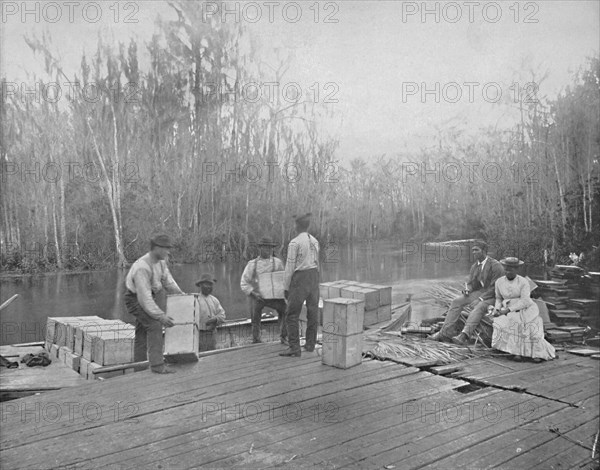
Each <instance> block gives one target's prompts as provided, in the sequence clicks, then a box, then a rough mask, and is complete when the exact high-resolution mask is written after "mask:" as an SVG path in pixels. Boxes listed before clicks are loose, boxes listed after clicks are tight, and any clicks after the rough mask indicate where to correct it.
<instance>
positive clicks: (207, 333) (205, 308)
mask: <svg viewBox="0 0 600 470" xmlns="http://www.w3.org/2000/svg"><path fill="white" fill-rule="evenodd" d="M215 282H217V280H216V279H215V278H214V277H213V276H212V275H211V274H208V273H205V274H202V276H201V277H200V279H199V280H198V281H196V285H197V286H199V287H200V295H199V296H198V297H197V298H196V301H197V302H198V304H197V306H198V311H199V314H200V318H201V319H202V321H201V322H200V325H199V329H200V348H199V349H200V352H203V351H212V350H213V349H216V347H217V338H216V336H215V331H216V330H217V326H219V325H221V324H222V323H223V322H224V321H225V310H224V309H223V307H222V306H221V302H219V299H217V298H216V297H215V296H214V295H211V293H212V290H213V285H214V283H215Z"/></svg>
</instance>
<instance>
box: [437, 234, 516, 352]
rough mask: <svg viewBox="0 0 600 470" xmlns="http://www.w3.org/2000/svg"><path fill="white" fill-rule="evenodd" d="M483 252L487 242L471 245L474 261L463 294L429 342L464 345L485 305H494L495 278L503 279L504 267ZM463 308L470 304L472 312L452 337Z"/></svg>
mask: <svg viewBox="0 0 600 470" xmlns="http://www.w3.org/2000/svg"><path fill="white" fill-rule="evenodd" d="M487 249H488V246H487V243H485V242H484V241H483V240H477V241H476V242H474V243H473V246H472V248H471V253H472V254H473V258H475V263H473V266H471V270H470V272H469V280H468V282H467V283H466V286H465V289H464V290H463V295H461V296H460V297H457V298H456V299H454V300H453V301H452V303H451V304H450V308H449V309H448V312H447V314H446V319H445V320H444V325H443V326H442V329H441V330H440V331H438V332H437V333H435V334H434V335H431V336H429V339H432V340H434V341H446V342H450V341H452V342H453V343H456V344H466V343H467V341H468V340H469V338H470V337H471V335H472V334H473V332H474V331H475V329H476V328H477V326H478V325H479V322H480V321H481V319H482V318H483V316H484V315H485V314H486V313H487V309H488V306H489V305H494V301H495V295H496V294H495V290H494V287H495V283H496V279H498V278H500V277H502V276H504V268H503V267H502V265H501V264H500V263H499V262H498V261H496V260H495V259H494V258H490V257H489V256H488V255H487ZM467 305H471V306H472V307H473V310H472V311H471V313H470V314H469V317H468V318H467V321H466V323H465V327H464V328H463V330H462V332H461V333H460V334H459V335H457V336H454V335H455V334H456V333H457V331H456V323H457V322H458V319H459V318H460V313H461V312H462V309H463V308H464V307H465V306H467Z"/></svg>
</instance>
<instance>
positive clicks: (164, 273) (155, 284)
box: [125, 253, 183, 320]
mask: <svg viewBox="0 0 600 470" xmlns="http://www.w3.org/2000/svg"><path fill="white" fill-rule="evenodd" d="M125 286H126V287H127V289H129V290H130V291H131V292H133V293H134V294H137V299H138V302H139V303H140V305H141V306H142V308H143V309H144V311H145V312H146V313H147V314H148V315H149V316H151V317H152V318H154V319H155V320H160V319H161V318H164V317H165V312H163V311H162V310H161V308H160V307H159V306H158V305H156V302H155V301H154V299H153V298H152V294H154V295H156V294H158V293H159V292H160V291H161V290H162V289H163V288H164V289H165V290H166V291H167V294H183V291H182V290H181V289H180V288H179V286H178V285H177V283H176V282H175V279H173V276H171V272H170V271H169V268H168V267H167V263H166V262H165V261H164V260H160V261H153V258H152V256H151V255H150V253H146V254H145V255H144V256H142V257H141V258H139V259H138V260H137V261H136V262H135V263H133V265H132V266H131V268H130V269H129V272H128V273H127V277H126V278H125Z"/></svg>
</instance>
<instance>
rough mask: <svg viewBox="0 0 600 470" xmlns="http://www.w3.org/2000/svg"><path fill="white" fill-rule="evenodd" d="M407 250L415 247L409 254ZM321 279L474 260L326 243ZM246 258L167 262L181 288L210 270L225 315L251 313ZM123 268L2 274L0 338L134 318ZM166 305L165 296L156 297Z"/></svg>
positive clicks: (446, 270)
mask: <svg viewBox="0 0 600 470" xmlns="http://www.w3.org/2000/svg"><path fill="white" fill-rule="evenodd" d="M406 251H410V252H413V253H412V254H407V253H406ZM326 255H327V256H326V259H325V261H324V262H323V263H322V267H321V281H322V282H326V281H333V280H340V279H348V280H356V281H361V282H371V283H378V284H387V285H392V284H397V283H399V282H402V281H406V280H414V279H437V278H444V277H449V276H453V275H457V274H467V273H468V270H469V266H470V264H471V263H472V260H471V259H470V256H469V252H468V250H467V249H466V248H460V247H444V248H437V249H428V251H425V250H421V249H414V247H412V248H411V249H410V250H404V251H402V250H399V249H398V248H394V247H393V246H391V245H389V244H369V243H363V244H359V245H354V246H344V247H333V246H331V245H329V246H328V247H327V248H326ZM245 264H246V263H245V262H241V261H239V260H235V259H230V260H227V261H224V262H211V263H195V264H183V265H173V266H171V267H170V268H171V272H172V274H173V277H174V278H175V280H176V281H177V283H178V284H179V286H180V287H181V289H182V290H183V291H184V292H198V288H197V287H195V285H194V282H195V281H196V280H197V279H198V278H199V277H200V275H201V274H202V273H203V272H213V273H214V274H215V277H216V278H217V283H216V285H215V289H214V291H213V294H214V295H216V296H217V298H218V299H219V300H220V301H221V303H222V305H223V307H224V309H225V312H226V315H227V319H229V320H233V319H243V318H249V312H248V301H247V298H246V296H244V294H243V293H242V292H241V291H240V286H239V282H240V277H241V274H242V271H243V269H244V266H245ZM126 273H127V270H117V269H114V270H109V271H93V272H84V273H58V274H57V273H53V274H46V275H39V276H23V277H6V278H2V279H0V289H1V295H0V301H4V300H6V299H8V298H10V297H11V296H12V295H14V294H19V298H18V299H17V300H15V301H14V302H13V303H12V304H11V305H10V306H9V307H7V308H6V309H4V310H3V311H2V313H1V314H0V320H1V325H0V326H1V335H0V336H1V337H0V344H2V345H4V344H15V343H25V342H32V341H40V340H43V338H44V331H45V326H46V319H47V317H53V316H59V317H60V316H85V315H97V316H99V317H102V318H108V319H111V318H119V319H122V320H124V321H128V322H132V323H133V319H132V318H130V316H129V315H128V313H127V311H126V310H125V305H124V303H123V298H122V294H123V285H124V278H125V275H126ZM158 303H159V305H161V306H164V299H160V298H159V299H158Z"/></svg>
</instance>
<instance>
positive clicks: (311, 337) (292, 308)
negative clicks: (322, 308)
mask: <svg viewBox="0 0 600 470" xmlns="http://www.w3.org/2000/svg"><path fill="white" fill-rule="evenodd" d="M304 301H306V320H307V324H306V346H307V347H314V346H315V344H316V342H317V325H318V323H319V271H317V270H316V269H307V270H306V271H296V272H295V273H294V274H293V275H292V281H291V282H290V288H289V291H288V306H287V313H286V317H287V318H286V321H287V332H288V342H289V345H290V348H291V349H293V350H300V325H299V320H298V319H299V317H300V312H301V311H302V304H303V303H304Z"/></svg>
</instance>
